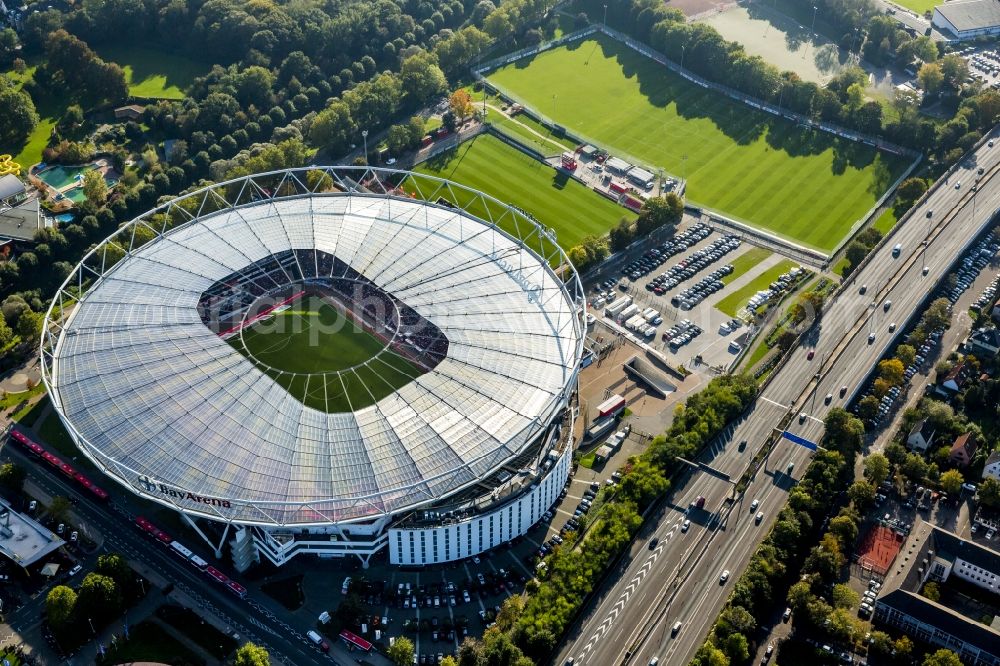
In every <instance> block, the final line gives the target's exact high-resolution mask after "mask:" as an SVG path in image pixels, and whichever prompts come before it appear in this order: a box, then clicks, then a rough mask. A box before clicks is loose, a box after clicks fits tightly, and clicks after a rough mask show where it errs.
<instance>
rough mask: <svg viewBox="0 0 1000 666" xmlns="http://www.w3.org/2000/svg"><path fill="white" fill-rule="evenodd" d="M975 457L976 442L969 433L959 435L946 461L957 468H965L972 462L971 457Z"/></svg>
mask: <svg viewBox="0 0 1000 666" xmlns="http://www.w3.org/2000/svg"><path fill="white" fill-rule="evenodd" d="M974 455H976V440H975V438H974V437H973V436H972V433H971V432H967V433H965V434H964V435H959V436H958V438H957V439H956V440H955V443H954V444H952V445H951V453H950V454H949V455H948V461H949V462H950V463H952V464H953V465H958V466H959V467H967V466H968V464H969V463H970V462H972V457H973V456H974Z"/></svg>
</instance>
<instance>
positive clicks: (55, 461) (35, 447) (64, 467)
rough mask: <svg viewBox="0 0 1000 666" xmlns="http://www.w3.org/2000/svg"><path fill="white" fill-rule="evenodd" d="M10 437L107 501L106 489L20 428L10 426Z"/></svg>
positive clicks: (92, 493) (97, 496)
mask: <svg viewBox="0 0 1000 666" xmlns="http://www.w3.org/2000/svg"><path fill="white" fill-rule="evenodd" d="M10 438H11V439H12V440H13V441H15V442H17V443H18V444H20V445H21V446H23V447H25V448H26V449H28V451H29V452H30V453H33V454H35V455H36V456H38V457H39V458H41V459H42V460H44V461H45V462H47V463H48V464H50V465H52V466H53V467H55V468H56V469H57V470H59V471H60V472H62V473H63V475H64V476H66V477H67V478H69V479H72V480H73V481H76V482H77V483H78V484H80V485H81V486H82V487H83V488H85V489H86V490H87V491H88V492H90V494H91V495H93V496H94V497H96V498H97V499H99V500H102V501H107V499H108V497H109V495H108V492H107V491H106V490H104V489H103V488H101V487H100V486H98V485H97V484H95V483H94V482H93V481H91V480H90V479H88V478H87V477H86V476H84V475H83V474H81V473H80V472H77V471H76V470H75V469H74V468H73V466H72V465H70V464H69V463H68V462H65V461H63V460H62V459H61V458H60V457H59V456H56V455H54V454H52V453H49V452H48V451H46V450H45V447H43V446H42V445H41V444H39V443H38V442H35V441H34V440H32V439H31V438H30V437H28V436H27V435H25V434H24V433H23V432H21V431H20V430H15V429H13V428H11V430H10Z"/></svg>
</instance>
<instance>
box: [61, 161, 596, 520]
mask: <svg viewBox="0 0 1000 666" xmlns="http://www.w3.org/2000/svg"><path fill="white" fill-rule="evenodd" d="M350 182H356V181H350ZM218 187H220V188H223V187H224V186H221V185H220V186H218ZM229 187H230V188H231V189H232V187H233V186H232V185H231V184H230V186H229ZM219 191H220V192H224V191H225V190H222V189H220V190H219ZM480 196H482V195H480ZM119 238H120V239H121V242H122V244H123V245H124V246H127V245H128V242H129V238H130V230H129V229H126V231H125V232H124V235H122V234H121V233H120V234H119ZM303 248H316V249H320V250H324V251H326V252H328V253H330V254H333V255H335V256H337V257H339V258H341V259H343V260H344V261H346V262H347V263H349V264H350V265H351V266H352V267H353V268H355V269H356V270H358V271H360V272H361V273H362V274H364V275H365V276H366V277H368V278H370V279H371V280H373V281H374V282H375V283H376V284H378V285H379V286H380V287H382V288H383V289H384V290H386V291H388V292H391V293H392V294H394V295H396V296H398V297H399V298H400V299H402V300H403V301H405V303H406V304H408V305H409V306H411V307H413V308H414V309H415V310H416V311H417V312H419V313H420V314H421V315H422V316H424V317H425V318H426V319H428V320H430V321H431V322H433V323H434V324H435V325H436V326H438V327H439V328H440V330H441V331H442V332H443V333H445V335H446V336H447V338H448V340H449V349H448V355H447V357H446V358H445V359H444V360H443V361H441V363H440V364H439V365H437V366H436V367H435V368H434V369H433V370H432V371H430V372H428V373H427V374H424V375H422V376H420V377H418V378H416V379H414V380H413V381H412V382H411V383H409V384H407V385H405V386H403V387H402V388H400V389H399V390H398V391H397V392H395V393H393V394H390V395H389V396H388V397H386V398H384V399H382V400H380V401H378V402H377V403H376V404H374V405H373V406H371V407H368V408H365V409H361V410H358V411H355V412H351V413H339V414H327V413H323V412H320V411H317V410H315V409H312V408H309V407H306V406H305V405H303V403H302V402H300V401H299V400H298V399H296V398H295V397H293V396H292V395H290V394H289V393H288V392H287V391H286V390H285V389H284V388H282V387H281V386H279V385H278V384H277V383H276V382H275V381H274V380H272V379H271V378H270V377H268V376H267V375H265V374H264V373H263V372H261V371H260V370H259V369H258V368H257V367H256V366H255V365H254V364H253V363H252V362H251V361H250V360H248V359H247V358H245V357H244V356H242V355H241V354H240V353H239V352H238V351H236V350H235V349H233V348H232V347H231V346H230V345H228V344H227V343H226V342H225V341H223V340H222V339H220V338H219V337H218V336H217V335H215V334H214V333H213V332H212V331H210V330H209V329H208V328H207V327H206V326H205V324H204V323H203V322H202V320H201V318H200V317H199V314H198V312H196V310H195V306H196V304H197V303H198V300H199V296H200V294H201V293H202V292H203V291H204V290H205V289H206V288H207V287H209V286H210V285H212V284H213V283H214V282H215V281H216V280H218V279H220V278H222V277H224V276H227V275H230V274H232V273H233V272H234V271H237V270H239V269H240V268H242V267H244V266H247V265H249V264H250V263H252V262H254V261H257V260H259V259H261V258H263V257H266V256H267V255H269V254H274V253H277V252H280V251H283V250H288V249H303ZM94 259H95V256H92V257H90V260H89V262H88V261H87V260H85V264H86V266H95V265H99V264H100V263H101V262H100V261H96V262H95V261H94ZM82 266H83V265H82ZM86 266H84V267H78V271H77V272H76V273H74V274H73V275H71V277H70V279H69V283H70V284H73V283H74V282H75V281H77V280H79V278H80V276H81V275H86V276H87V277H88V279H90V278H92V277H93V276H92V275H90V272H89V269H88V268H87V267H86ZM571 283H574V284H578V283H577V282H576V279H575V274H573V280H571ZM579 307H580V302H579V301H577V302H574V298H572V297H570V296H569V292H568V291H567V290H566V289H565V287H564V283H563V282H562V281H560V280H559V279H558V278H556V276H555V273H554V272H553V271H552V270H551V269H550V267H549V265H548V263H547V262H543V261H542V260H540V259H539V257H538V256H537V255H536V254H534V253H532V252H529V251H528V250H526V249H525V248H524V247H523V246H522V244H521V243H520V242H519V241H518V240H517V239H515V238H512V237H511V236H509V235H506V234H504V233H501V232H500V231H499V230H497V229H496V228H495V227H492V226H490V225H487V224H485V223H483V222H482V221H480V220H478V219H474V218H472V217H471V216H469V215H468V214H466V213H464V212H463V211H461V210H458V209H452V208H448V207H446V206H436V205H429V204H426V203H424V202H422V201H418V200H413V199H407V198H399V197H395V196H393V197H389V196H385V195H382V194H370V193H365V192H352V193H341V192H331V193H327V194H316V195H312V194H308V193H307V194H300V195H295V196H292V197H288V198H281V199H273V200H272V199H267V200H264V201H259V202H256V203H248V204H246V205H243V206H240V207H231V208H225V209H223V210H221V211H219V212H216V213H213V214H211V215H207V216H203V217H200V218H197V219H195V220H193V221H192V222H189V223H188V224H185V225H183V226H179V227H176V228H175V229H173V230H171V231H169V232H167V233H166V234H165V235H162V236H157V237H155V238H154V239H153V240H152V241H150V242H148V243H146V244H145V245H143V246H142V247H140V248H137V249H134V250H133V251H132V252H131V253H130V254H128V255H127V256H126V257H125V258H124V259H121V260H120V261H119V262H118V263H117V265H115V266H114V267H113V268H112V269H110V270H109V271H107V272H106V274H104V275H103V277H101V278H100V279H98V280H95V282H94V284H93V285H92V286H91V287H90V288H89V290H88V291H87V292H86V294H85V296H84V297H83V298H82V299H81V300H80V302H79V304H78V305H77V306H76V308H75V309H74V310H73V313H72V315H71V317H70V319H69V320H68V321H67V322H66V323H65V324H64V325H63V326H61V327H60V328H61V330H58V331H57V334H56V335H57V337H54V338H53V339H51V340H50V346H49V348H50V349H51V351H50V352H45V353H43V360H44V361H45V367H46V370H47V372H46V373H45V376H46V381H47V382H48V383H49V387H50V390H51V392H52V394H53V398H54V402H55V405H56V407H57V410H58V411H59V413H60V415H61V416H62V417H63V419H64V421H65V422H66V423H67V424H68V425H69V426H71V428H70V430H71V432H72V433H73V435H74V438H75V439H76V440H77V442H78V444H79V445H80V446H81V448H82V449H83V450H84V452H85V453H86V454H87V455H88V456H89V457H91V458H92V459H93V460H95V461H96V462H97V463H98V464H99V465H101V466H102V467H103V468H105V469H106V471H107V472H108V473H109V474H111V475H112V476H113V477H115V478H116V479H117V480H119V481H120V482H122V483H125V484H127V485H129V486H130V487H131V488H132V489H133V490H134V491H135V492H139V493H142V494H146V495H148V496H149V497H151V498H154V499H157V500H159V501H161V502H165V503H169V504H172V505H174V506H175V507H176V508H178V509H180V510H183V511H189V512H193V513H202V514H208V515H211V516H213V517H218V518H222V519H227V520H233V521H235V522H241V523H250V524H282V525H284V524H326V523H332V522H342V521H350V520H358V519H364V518H372V517H377V516H379V515H384V514H389V513H395V512H399V511H402V510H404V509H407V508H409V507H413V506H417V505H420V504H425V503H427V502H429V501H431V500H435V499H438V498H442V497H446V496H448V495H449V494H452V493H454V492H456V491H458V490H460V489H461V488H463V487H466V486H468V485H470V484H472V483H474V482H475V481H476V480H477V479H480V478H483V477H485V476H486V475H488V474H489V473H490V472H491V471H492V470H494V469H496V468H497V467H499V466H500V465H502V464H503V463H504V462H505V461H506V460H508V459H510V458H511V457H513V456H515V455H516V454H517V453H518V452H519V451H522V450H524V449H525V448H526V447H527V446H529V445H530V444H531V443H532V441H533V440H534V439H535V438H536V436H537V435H538V433H539V432H541V430H542V429H543V428H544V427H546V426H547V425H548V423H549V422H550V420H551V419H552V417H553V416H554V415H555V413H556V412H557V411H558V410H559V409H560V408H561V406H562V405H564V404H565V401H566V396H567V395H568V392H569V391H570V390H572V385H573V383H574V379H575V373H576V367H577V365H578V363H579V360H580V353H581V350H582V335H583V334H582V331H581V324H580V317H579V315H578V313H577V308H579Z"/></svg>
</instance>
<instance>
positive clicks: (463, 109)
mask: <svg viewBox="0 0 1000 666" xmlns="http://www.w3.org/2000/svg"><path fill="white" fill-rule="evenodd" d="M448 110H450V111H451V112H452V114H454V115H455V117H456V118H459V119H461V120H465V119H466V118H468V117H469V116H471V115H472V111H473V108H472V95H470V94H469V91H467V90H466V89H464V88H459V89H458V90H456V91H455V92H453V93H452V94H451V97H449V98H448Z"/></svg>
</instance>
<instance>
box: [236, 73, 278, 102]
mask: <svg viewBox="0 0 1000 666" xmlns="http://www.w3.org/2000/svg"><path fill="white" fill-rule="evenodd" d="M273 85H274V75H273V74H271V71H270V70H268V69H266V68H264V67H260V66H258V65H254V66H252V67H247V68H246V69H244V70H243V71H242V72H240V76H239V79H238V80H237V83H236V98H237V99H238V100H240V102H242V103H243V105H244V106H247V105H250V104H254V105H256V106H257V107H258V108H265V107H267V106H268V104H270V102H271V87H272V86H273Z"/></svg>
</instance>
